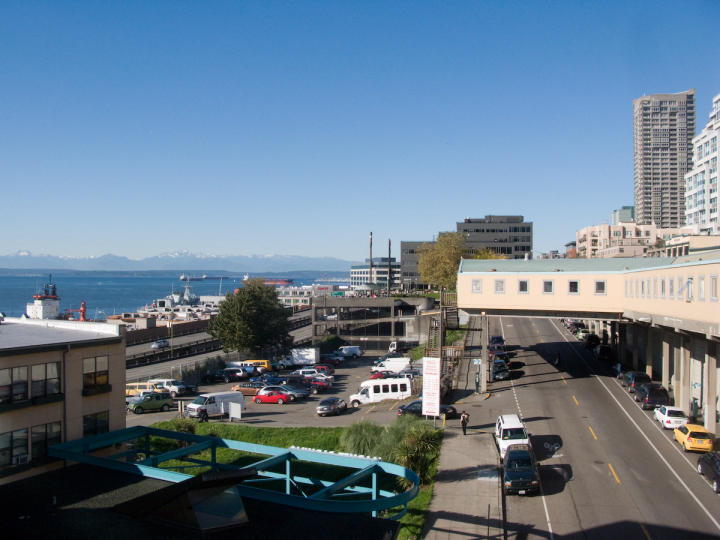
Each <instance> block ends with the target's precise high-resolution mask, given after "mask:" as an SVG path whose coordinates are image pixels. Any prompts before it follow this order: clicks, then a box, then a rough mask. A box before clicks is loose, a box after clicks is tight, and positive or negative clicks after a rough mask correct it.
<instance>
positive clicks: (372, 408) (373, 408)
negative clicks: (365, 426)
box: [365, 405, 377, 414]
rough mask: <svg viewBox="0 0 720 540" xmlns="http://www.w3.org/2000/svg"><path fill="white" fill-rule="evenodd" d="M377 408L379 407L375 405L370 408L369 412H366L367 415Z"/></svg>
mask: <svg viewBox="0 0 720 540" xmlns="http://www.w3.org/2000/svg"><path fill="white" fill-rule="evenodd" d="M376 406H377V405H373V406H372V407H370V408H369V409H368V410H366V411H365V414H368V413H369V412H370V411H374V410H375V407H376Z"/></svg>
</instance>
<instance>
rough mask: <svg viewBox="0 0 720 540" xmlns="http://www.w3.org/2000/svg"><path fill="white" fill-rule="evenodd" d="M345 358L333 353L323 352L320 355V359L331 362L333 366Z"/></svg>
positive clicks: (327, 362)
mask: <svg viewBox="0 0 720 540" xmlns="http://www.w3.org/2000/svg"><path fill="white" fill-rule="evenodd" d="M344 359H345V357H344V356H342V355H339V354H335V353H334V352H333V353H324V354H321V355H320V360H322V361H323V362H324V363H326V364H332V365H333V366H337V365H340V364H342V361H343V360H344Z"/></svg>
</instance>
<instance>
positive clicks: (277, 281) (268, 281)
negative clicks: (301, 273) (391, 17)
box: [243, 274, 293, 286]
mask: <svg viewBox="0 0 720 540" xmlns="http://www.w3.org/2000/svg"><path fill="white" fill-rule="evenodd" d="M249 279H250V275H249V274H245V276H243V281H247V280H249ZM252 279H262V280H264V282H265V285H278V286H284V285H292V282H293V280H292V279H287V278H263V277H260V276H258V277H254V278H252Z"/></svg>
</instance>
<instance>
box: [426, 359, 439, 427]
mask: <svg viewBox="0 0 720 540" xmlns="http://www.w3.org/2000/svg"><path fill="white" fill-rule="evenodd" d="M422 413H423V416H440V358H428V357H425V358H423V398H422Z"/></svg>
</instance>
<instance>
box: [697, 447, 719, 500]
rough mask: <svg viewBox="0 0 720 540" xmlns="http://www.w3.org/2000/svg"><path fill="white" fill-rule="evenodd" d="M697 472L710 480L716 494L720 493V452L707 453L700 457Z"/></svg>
mask: <svg viewBox="0 0 720 540" xmlns="http://www.w3.org/2000/svg"><path fill="white" fill-rule="evenodd" d="M697 471H698V472H699V473H700V474H701V475H703V476H705V477H707V479H708V480H710V485H711V486H712V490H713V491H714V492H715V493H720V452H707V453H705V454H703V455H702V456H700V457H699V458H698V462H697Z"/></svg>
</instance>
